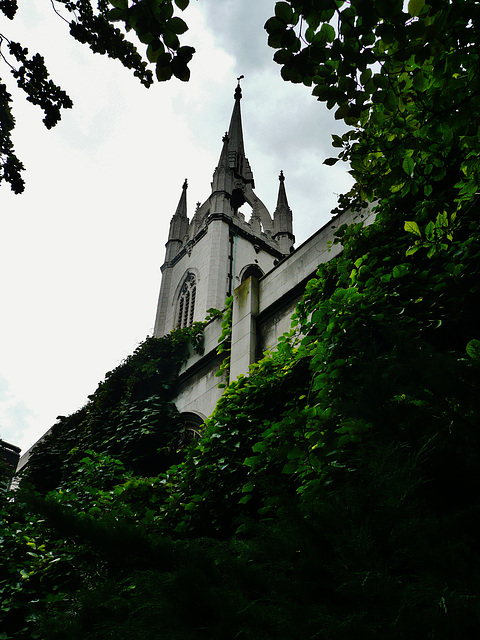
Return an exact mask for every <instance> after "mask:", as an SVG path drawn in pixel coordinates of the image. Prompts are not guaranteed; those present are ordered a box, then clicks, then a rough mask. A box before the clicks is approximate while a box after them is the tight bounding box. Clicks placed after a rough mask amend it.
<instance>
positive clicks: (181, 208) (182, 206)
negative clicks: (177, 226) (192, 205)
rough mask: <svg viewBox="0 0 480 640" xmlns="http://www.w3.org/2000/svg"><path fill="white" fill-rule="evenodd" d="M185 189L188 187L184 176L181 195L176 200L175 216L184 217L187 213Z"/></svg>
mask: <svg viewBox="0 0 480 640" xmlns="http://www.w3.org/2000/svg"><path fill="white" fill-rule="evenodd" d="M187 189H188V181H187V179H186V178H185V182H184V183H183V185H182V195H181V196H180V200H179V201H178V205H177V210H176V211H175V215H176V216H182V218H183V217H186V215H187Z"/></svg>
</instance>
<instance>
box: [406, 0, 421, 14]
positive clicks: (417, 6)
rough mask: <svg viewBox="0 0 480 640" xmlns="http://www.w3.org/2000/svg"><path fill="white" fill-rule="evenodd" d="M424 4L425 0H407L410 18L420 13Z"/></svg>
mask: <svg viewBox="0 0 480 640" xmlns="http://www.w3.org/2000/svg"><path fill="white" fill-rule="evenodd" d="M424 6H425V0H409V2H408V13H409V14H410V15H411V16H412V18H414V17H416V16H418V15H420V13H421V11H422V9H423V7H424Z"/></svg>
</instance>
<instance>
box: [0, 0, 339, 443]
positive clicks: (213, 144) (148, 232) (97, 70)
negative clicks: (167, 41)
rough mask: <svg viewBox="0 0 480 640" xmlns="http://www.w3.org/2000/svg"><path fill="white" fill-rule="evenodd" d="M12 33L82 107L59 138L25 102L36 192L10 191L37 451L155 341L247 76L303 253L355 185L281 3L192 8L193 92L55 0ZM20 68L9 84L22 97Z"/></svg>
mask: <svg viewBox="0 0 480 640" xmlns="http://www.w3.org/2000/svg"><path fill="white" fill-rule="evenodd" d="M19 4H20V9H19V12H18V16H17V17H16V18H15V20H14V21H13V22H10V21H8V20H6V19H3V18H1V19H0V32H2V33H3V34H4V35H6V36H7V37H8V38H10V39H11V40H18V41H20V42H22V43H23V45H24V46H28V48H29V50H30V53H34V52H36V51H39V52H40V53H42V55H43V56H44V57H45V59H46V62H47V66H48V68H49V70H50V73H51V76H52V78H53V79H54V80H55V81H56V82H57V83H58V84H60V85H61V86H62V87H63V88H64V89H65V90H66V91H67V92H68V93H69V95H70V96H71V97H72V99H73V101H74V108H73V109H72V110H70V111H66V112H64V115H63V117H62V121H61V122H60V124H59V125H57V126H56V127H55V128H54V129H52V130H51V131H47V130H46V129H45V127H44V126H43V124H42V122H41V120H42V113H41V111H40V110H39V109H38V108H35V107H34V106H32V105H30V104H28V103H27V102H26V101H25V100H24V98H23V96H22V94H18V93H17V92H15V102H14V114H15V117H16V121H17V127H16V132H15V136H14V143H15V147H16V151H17V154H18V155H19V156H20V158H21V160H22V161H23V163H24V164H25V166H26V172H25V176H24V177H25V179H26V183H27V186H26V191H25V193H24V194H22V195H19V196H18V195H14V194H13V193H11V192H10V190H9V187H8V186H6V185H5V186H4V185H2V186H1V187H0V211H1V222H2V225H3V229H2V233H1V235H0V269H1V270H0V272H1V320H0V322H1V331H0V437H1V438H3V439H4V440H7V441H8V442H11V443H13V444H16V445H18V446H20V447H21V448H22V450H23V451H25V450H26V449H27V448H28V447H29V446H31V445H32V444H33V443H34V442H35V441H36V440H37V439H38V438H39V437H40V436H41V435H42V434H43V433H44V432H45V431H46V430H47V429H48V428H49V427H50V426H51V425H52V424H53V423H54V422H55V419H56V416H58V415H68V414H70V413H73V412H74V411H76V410H77V409H79V408H80V407H82V406H83V405H84V404H85V403H86V402H87V396H88V395H89V394H91V393H93V391H94V390H95V389H96V387H97V384H98V382H99V381H100V380H102V379H103V378H104V375H105V373H106V372H107V371H109V370H111V369H113V368H114V367H115V366H117V365H118V364H119V363H120V362H121V361H122V360H123V359H124V358H125V357H126V356H127V355H128V354H130V353H131V352H132V351H133V350H134V349H135V347H136V346H137V345H138V344H139V343H140V342H141V341H142V340H143V339H145V337H146V336H147V335H151V334H152V331H153V324H154V319H155V309H156V303H157V297H158V292H159V287H160V271H159V267H160V265H161V264H162V262H163V258H164V252H165V242H166V239H167V234H168V226H169V221H170V218H171V216H172V215H173V213H174V211H175V208H176V205H177V202H178V199H179V197H180V193H181V187H182V184H183V181H184V179H185V178H188V182H189V188H188V202H189V215H190V217H191V216H192V215H193V212H194V208H195V203H196V202H197V201H201V202H203V201H204V200H205V199H206V198H207V197H208V195H209V193H210V182H211V178H212V174H213V171H214V169H215V166H216V163H217V161H218V158H219V155H220V151H221V146H222V142H221V139H222V136H223V134H224V132H225V131H226V129H227V128H228V124H229V120H230V115H231V111H232V107H233V92H234V89H235V85H236V78H237V77H238V76H239V75H244V76H245V79H244V80H243V81H242V86H243V100H242V117H243V127H244V138H245V148H246V154H247V156H248V158H249V161H250V165H251V167H252V170H253V173H254V177H255V183H256V193H257V195H258V196H259V197H260V198H261V199H262V200H263V202H264V203H265V204H266V206H267V207H268V208H269V209H270V212H273V210H274V208H275V204H276V196H277V190H278V174H279V172H280V170H283V171H284V173H285V178H286V182H285V184H286V188H287V196H288V199H289V204H290V207H291V209H292V211H293V215H294V231H295V234H296V237H297V245H298V244H299V243H301V242H303V241H304V240H305V239H306V238H307V237H308V236H309V235H310V234H311V233H313V232H314V231H315V230H316V229H317V228H318V227H319V226H321V225H323V224H324V223H325V222H326V221H327V220H328V219H329V217H330V215H329V211H330V210H331V209H332V208H333V207H334V206H335V203H336V199H337V195H338V194H339V193H342V192H343V191H345V190H347V189H348V187H349V185H350V184H351V180H350V177H349V176H348V173H347V167H346V166H345V165H343V166H339V165H336V166H334V167H327V166H325V165H323V164H322V163H323V160H324V159H325V158H327V157H330V156H331V155H334V150H333V149H332V148H331V146H330V140H331V133H332V132H337V133H338V132H339V125H338V123H335V122H334V120H333V116H332V114H331V113H330V112H328V111H327V110H326V108H325V107H324V106H323V105H321V104H320V103H318V102H317V101H316V100H315V99H314V98H313V97H311V95H310V90H309V89H308V88H307V87H304V86H302V85H291V84H287V83H285V82H284V81H283V80H282V79H281V77H280V67H279V66H278V65H276V64H275V63H274V62H273V61H272V57H273V53H274V50H273V49H270V48H269V47H268V46H267V43H266V42H267V38H266V33H265V31H264V29H263V25H264V23H265V21H266V19H267V18H268V17H270V15H272V12H273V6H274V2H273V0H222V1H221V2H218V0H199V1H198V2H194V3H192V6H191V7H189V8H188V9H187V11H185V12H184V14H183V16H182V17H184V19H185V20H186V22H187V23H188V24H189V26H190V30H189V31H188V32H187V33H186V34H185V35H184V36H182V42H183V43H184V44H190V45H193V46H194V47H195V48H196V49H197V53H196V54H195V56H194V60H193V61H192V63H191V69H192V78H191V80H190V82H188V83H181V82H179V81H177V80H172V81H170V82H168V83H164V84H158V83H157V84H156V85H154V86H152V87H151V88H150V89H148V90H147V89H145V88H144V87H143V86H142V85H140V83H139V82H138V80H136V79H135V78H134V77H133V75H132V74H131V73H130V72H129V71H128V70H126V69H124V68H123V67H122V65H121V64H120V63H119V62H117V61H114V60H110V59H107V58H104V57H101V56H98V55H94V54H93V53H91V52H90V50H89V49H88V48H86V47H85V46H82V45H80V44H79V43H77V42H75V41H74V40H73V39H72V38H71V37H70V36H69V35H68V27H67V25H66V24H65V23H64V22H63V21H62V20H60V19H59V18H58V17H56V16H55V14H54V13H53V11H52V10H51V7H50V3H49V2H47V1H46V0H21V2H20V3H19ZM7 75H8V73H7V69H6V67H5V65H3V66H2V67H1V73H0V76H1V77H2V80H3V81H4V82H5V81H6V82H7V83H8V85H9V87H10V89H13V85H12V80H11V79H10V78H9V77H7Z"/></svg>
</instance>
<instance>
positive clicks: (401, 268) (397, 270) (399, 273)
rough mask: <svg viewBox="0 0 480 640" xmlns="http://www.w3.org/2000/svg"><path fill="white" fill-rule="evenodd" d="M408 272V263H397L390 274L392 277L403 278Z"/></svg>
mask: <svg viewBox="0 0 480 640" xmlns="http://www.w3.org/2000/svg"><path fill="white" fill-rule="evenodd" d="M409 273H410V265H409V264H408V263H406V264H397V265H396V266H395V267H393V271H392V275H393V277H394V278H403V277H404V276H406V275H407V274H409Z"/></svg>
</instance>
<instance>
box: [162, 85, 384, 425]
mask: <svg viewBox="0 0 480 640" xmlns="http://www.w3.org/2000/svg"><path fill="white" fill-rule="evenodd" d="M241 98H242V91H241V88H240V84H238V86H237V88H236V90H235V95H234V106H233V112H232V116H231V119H230V126H229V129H228V132H227V133H226V134H225V136H224V138H223V146H222V150H221V153H220V159H219V161H218V165H217V167H216V169H215V171H214V173H213V179H212V184H211V187H212V190H211V194H210V197H209V198H208V200H206V202H204V203H203V204H200V203H198V205H197V208H196V211H195V214H194V215H193V217H192V219H191V220H189V218H188V216H187V181H185V183H184V185H183V189H182V194H181V196H180V200H179V203H178V207H177V210H176V212H175V214H174V216H173V217H172V220H171V223H170V232H169V236H168V242H167V244H166V255H165V262H164V264H163V266H162V267H161V272H162V282H161V288H160V296H159V300H158V307H157V315H156V321H155V331H154V335H155V336H156V337H160V336H163V335H165V334H167V333H169V332H170V331H171V330H172V329H174V328H175V327H187V326H190V325H191V324H192V323H193V322H195V321H202V320H204V319H205V318H206V317H207V315H208V313H207V312H208V309H211V308H213V309H219V310H223V309H224V306H225V300H226V298H227V297H228V296H233V308H232V340H231V353H230V371H229V374H228V379H227V378H225V379H224V380H219V378H218V377H217V376H216V374H217V372H218V370H219V368H220V365H221V362H222V359H223V357H224V355H223V354H221V355H218V354H217V345H218V339H219V336H220V334H221V331H222V330H221V326H220V325H221V321H220V320H219V319H216V320H212V321H211V322H210V323H209V324H208V325H207V326H206V328H205V332H204V334H205V336H204V340H205V351H204V354H203V355H202V356H199V355H197V354H193V355H192V356H191V357H190V359H189V361H188V362H187V363H186V365H184V367H183V369H182V371H181V373H180V378H179V381H178V384H177V390H176V396H175V404H176V406H177V409H178V410H179V411H180V412H181V413H182V414H184V417H185V420H189V421H191V422H193V423H195V422H196V423H198V424H199V423H201V422H202V421H203V420H204V419H205V418H206V417H207V416H208V415H209V414H210V413H211V412H212V411H213V409H214V407H215V404H216V402H217V400H218V399H219V398H220V396H221V394H222V389H219V387H218V384H219V382H224V383H228V382H229V381H231V380H234V379H236V378H237V377H238V376H239V375H241V374H243V375H245V374H247V373H248V368H249V366H250V365H251V364H252V363H253V362H255V361H256V360H257V359H259V358H260V357H261V356H262V354H263V353H264V352H265V350H267V349H272V348H275V346H276V344H277V343H278V338H279V337H280V336H281V335H282V334H283V333H284V332H285V331H288V330H289V329H290V322H291V316H292V314H293V312H294V310H295V306H296V304H297V302H298V301H299V300H300V298H301V297H302V294H303V291H304V289H305V285H306V283H307V282H308V280H309V279H310V278H312V277H313V276H314V275H315V272H316V270H317V268H318V266H319V264H320V263H322V262H326V261H328V260H330V259H331V258H333V257H334V256H335V255H337V254H338V252H339V251H340V250H341V247H340V246H339V245H334V246H333V247H332V246H331V244H330V241H331V240H332V239H333V233H334V231H335V229H337V228H338V227H339V226H340V225H342V224H344V223H347V224H348V223H350V222H353V221H354V220H355V221H356V216H354V215H353V214H352V213H348V212H347V213H346V214H342V215H341V216H337V217H336V218H334V219H332V221H331V222H329V223H327V224H326V225H324V227H322V228H321V229H319V231H317V232H316V233H315V234H313V236H311V237H310V238H309V239H308V240H307V241H306V242H304V243H303V244H302V245H301V246H300V247H298V248H297V249H294V242H295V236H294V235H293V224H292V212H291V210H290V207H289V205H288V201H287V195H286V191H285V179H284V176H283V173H280V178H279V188H278V200H277V207H276V209H275V211H274V213H273V217H272V216H271V215H270V213H269V211H268V210H267V208H266V207H265V205H264V204H263V202H262V201H261V200H260V198H259V197H258V196H257V195H256V193H255V191H254V188H255V182H254V178H253V172H252V169H251V167H250V163H249V162H248V159H247V157H246V155H245V149H244V142H243V130H242V117H241V109H240V102H241ZM245 203H247V204H248V205H249V207H250V208H251V217H250V219H249V220H246V219H245V216H244V214H243V213H242V211H241V207H242V205H244V204H245ZM362 220H363V222H364V223H366V224H368V223H369V222H371V221H372V220H373V216H372V214H371V213H370V212H369V211H368V210H367V211H366V212H365V214H362Z"/></svg>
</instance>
